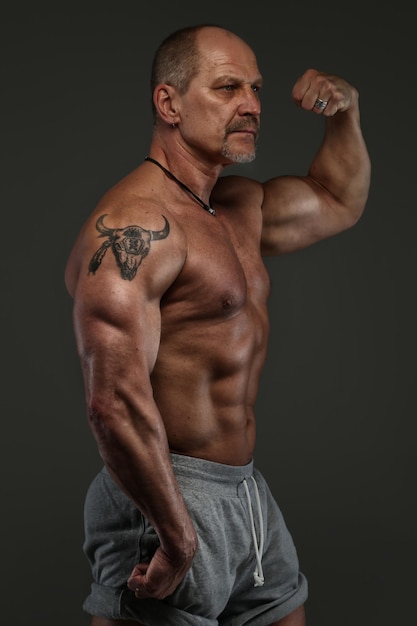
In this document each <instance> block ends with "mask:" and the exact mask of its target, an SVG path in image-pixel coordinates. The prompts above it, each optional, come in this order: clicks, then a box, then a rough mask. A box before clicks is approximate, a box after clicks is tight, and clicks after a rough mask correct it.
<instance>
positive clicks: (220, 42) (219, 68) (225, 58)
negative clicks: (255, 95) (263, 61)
mask: <svg viewBox="0 0 417 626" xmlns="http://www.w3.org/2000/svg"><path fill="white" fill-rule="evenodd" d="M197 43H198V48H199V52H200V55H201V67H200V72H199V75H200V76H206V77H212V78H215V77H217V76H222V75H232V76H236V77H237V78H240V79H242V80H248V81H251V82H252V81H257V80H260V78H261V75H260V72H259V69H258V64H257V60H256V56H255V53H254V52H253V50H252V49H251V48H250V47H249V46H248V44H247V43H246V42H244V41H243V40H242V39H240V37H238V36H237V35H234V34H233V33H230V32H229V31H226V30H223V29H220V28H215V27H210V28H206V29H203V30H202V31H200V32H199V34H198V39H197Z"/></svg>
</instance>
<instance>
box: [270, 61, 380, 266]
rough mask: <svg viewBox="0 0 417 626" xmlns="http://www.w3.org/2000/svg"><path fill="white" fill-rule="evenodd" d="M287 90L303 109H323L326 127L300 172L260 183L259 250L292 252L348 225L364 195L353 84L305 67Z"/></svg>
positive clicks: (365, 167)
mask: <svg viewBox="0 0 417 626" xmlns="http://www.w3.org/2000/svg"><path fill="white" fill-rule="evenodd" d="M292 95H293V99H294V101H295V102H296V103H297V104H298V105H299V106H300V107H302V108H303V109H305V110H308V111H313V112H314V113H316V114H318V115H323V116H324V117H325V118H326V128H325V133H324V138H323V142H322V144H321V146H320V148H319V150H318V152H317V154H316V156H315V157H314V159H313V161H312V163H311V165H310V168H309V171H308V174H307V175H306V176H282V177H278V178H274V179H271V180H269V181H267V182H266V183H265V184H264V199H263V216H264V217H263V237H262V252H263V254H264V255H272V254H283V253H287V252H292V251H294V250H298V249H301V248H304V247H306V246H308V245H310V244H312V243H315V242H317V241H319V240H321V239H324V238H326V237H330V236H332V235H335V234H337V233H339V232H341V231H343V230H346V229H347V228H350V227H351V226H353V225H354V224H355V223H356V222H357V221H358V219H359V218H360V216H361V215H362V212H363V210H364V208H365V204H366V201H367V198H368V192H369V185H370V174H371V167H370V160H369V155H368V151H367V148H366V145H365V141H364V138H363V135H362V131H361V126H360V116H359V95H358V92H357V90H356V89H355V88H354V87H352V86H351V85H349V84H348V83H347V82H346V81H345V80H343V79H342V78H339V77H337V76H333V75H329V74H325V73H323V72H318V71H317V70H313V69H310V70H307V71H306V72H305V73H304V74H303V75H302V76H301V78H299V79H298V80H297V82H296V83H295V85H294V88H293V93H292ZM320 101H321V102H320ZM326 102H327V105H326ZM323 103H324V104H323ZM321 107H324V108H321Z"/></svg>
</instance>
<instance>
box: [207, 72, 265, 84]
mask: <svg viewBox="0 0 417 626" xmlns="http://www.w3.org/2000/svg"><path fill="white" fill-rule="evenodd" d="M214 83H215V84H217V83H226V84H227V83H239V84H241V83H250V84H251V85H262V84H263V80H262V76H261V75H260V74H259V75H258V76H257V77H256V78H255V79H254V80H249V81H247V80H243V79H242V78H238V77H237V76H236V75H233V74H223V75H222V76H218V77H217V78H216V79H215V80H214Z"/></svg>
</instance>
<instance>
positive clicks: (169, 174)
mask: <svg viewBox="0 0 417 626" xmlns="http://www.w3.org/2000/svg"><path fill="white" fill-rule="evenodd" d="M145 161H149V162H150V163H153V164H154V165H157V166H158V167H159V168H160V169H161V170H162V171H163V172H164V174H165V175H166V176H167V177H168V178H170V179H171V180H173V181H174V182H175V183H177V185H178V186H179V187H181V189H183V190H184V191H186V192H187V193H189V194H190V195H191V196H192V197H193V198H194V200H196V202H198V203H199V204H200V206H202V207H203V209H204V210H205V211H207V212H208V213H210V215H216V211H215V209H213V207H212V206H211V205H210V204H207V203H206V202H204V200H203V199H202V198H200V196H197V194H196V193H194V191H192V190H191V189H190V188H189V187H188V186H187V185H186V184H185V183H183V182H182V181H181V180H179V179H178V178H177V177H176V176H174V174H173V173H172V172H170V171H169V170H168V169H167V168H166V167H164V166H163V165H162V164H161V163H160V162H159V161H157V160H156V159H153V158H152V157H150V156H147V157H145Z"/></svg>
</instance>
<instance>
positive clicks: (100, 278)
mask: <svg viewBox="0 0 417 626" xmlns="http://www.w3.org/2000/svg"><path fill="white" fill-rule="evenodd" d="M172 230H173V229H172V228H170V224H169V221H168V220H166V219H165V218H164V216H162V215H160V214H159V213H152V214H149V213H148V214H147V213H144V214H143V215H142V218H140V217H138V216H137V215H135V217H134V218H133V219H131V218H130V216H129V217H126V216H124V217H122V216H116V215H115V214H112V213H110V215H104V214H102V215H100V214H99V215H98V219H97V220H96V221H94V220H93V221H92V222H91V224H90V225H88V226H87V227H86V228H85V229H84V235H83V239H82V241H81V242H80V243H79V244H77V246H76V248H75V250H74V252H73V253H72V261H70V264H69V270H68V272H67V274H68V277H69V278H68V280H69V282H71V281H72V280H74V278H73V277H72V278H71V276H72V275H73V274H74V269H71V266H72V265H74V264H75V263H76V261H75V259H77V264H79V269H78V270H77V271H78V279H77V280H76V281H74V282H75V286H74V288H73V291H74V326H75V334H76V340H77V346H78V351H79V354H80V358H81V363H82V369H83V374H84V381H85V389H86V400H87V410H88V417H89V422H90V425H91V428H92V431H93V434H94V436H95V439H96V441H97V444H98V449H99V452H100V455H101V457H102V458H103V461H104V463H105V465H106V466H107V468H108V470H109V472H110V474H111V475H112V477H113V478H114V480H115V481H116V482H117V483H118V485H119V486H120V487H121V488H122V489H123V491H124V492H125V493H126V494H127V495H128V496H129V497H130V498H131V499H132V501H133V502H134V503H135V504H136V506H137V507H138V509H139V510H140V511H141V512H142V513H143V515H144V516H145V517H146V518H147V520H148V521H149V522H150V523H151V524H152V526H153V527H154V528H155V530H156V532H157V534H158V537H159V540H160V548H159V549H158V550H157V552H156V553H155V556H154V557H153V559H152V561H151V563H150V564H149V565H148V564H138V565H137V567H136V568H135V570H134V571H133V572H132V576H131V579H130V580H129V586H130V587H131V588H132V589H133V590H135V591H136V590H137V596H138V597H139V596H143V597H145V596H152V597H155V598H163V597H165V596H167V595H169V594H170V593H172V592H173V591H174V589H175V588H176V587H177V585H178V584H179V582H180V581H181V579H182V578H183V576H184V575H185V573H186V571H187V570H188V568H189V567H190V565H191V562H192V559H193V556H194V553H195V550H196V534H195V531H194V528H193V525H192V522H191V520H190V518H189V516H188V513H187V510H186V507H185V505H184V502H183V499H182V496H181V494H180V491H179V489H178V485H177V482H176V479H175V477H174V474H173V471H172V466H171V462H170V456H169V449H168V443H167V437H166V433H165V428H164V424H163V420H162V418H161V415H160V413H159V411H158V409H157V406H156V404H155V402H154V400H153V392H152V387H151V382H150V375H151V372H152V370H153V367H154V365H155V362H156V359H157V354H158V347H159V339H160V327H161V319H160V298H161V296H162V294H163V293H164V292H165V290H166V289H167V288H168V286H169V285H170V284H172V282H173V280H174V279H175V277H176V275H177V273H178V272H179V271H180V268H181V266H182V263H183V256H182V253H181V250H180V249H179V246H178V234H173V233H172ZM80 261H81V262H80Z"/></svg>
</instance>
